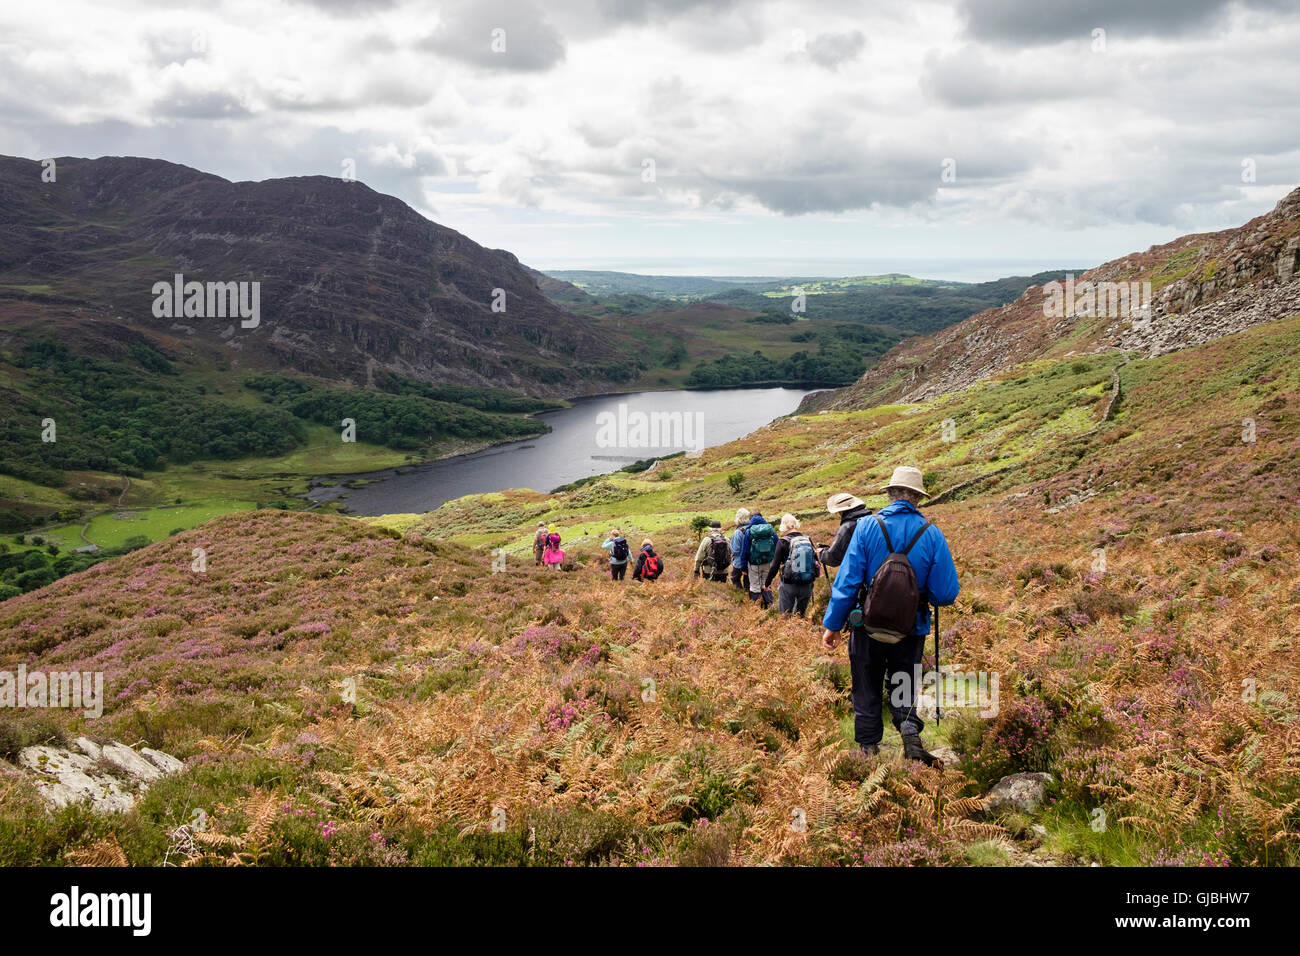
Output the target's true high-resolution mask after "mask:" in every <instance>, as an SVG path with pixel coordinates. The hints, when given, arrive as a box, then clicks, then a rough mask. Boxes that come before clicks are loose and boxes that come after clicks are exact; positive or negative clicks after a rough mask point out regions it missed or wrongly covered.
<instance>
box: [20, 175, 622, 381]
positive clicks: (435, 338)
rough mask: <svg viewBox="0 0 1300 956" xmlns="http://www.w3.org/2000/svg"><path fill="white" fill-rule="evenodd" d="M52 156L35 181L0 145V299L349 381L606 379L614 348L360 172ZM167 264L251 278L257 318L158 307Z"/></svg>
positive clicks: (511, 271) (498, 254)
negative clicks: (246, 322)
mask: <svg viewBox="0 0 1300 956" xmlns="http://www.w3.org/2000/svg"><path fill="white" fill-rule="evenodd" d="M54 168H55V172H56V180H55V182H52V183H43V182H41V172H42V169H43V167H42V165H41V164H40V163H38V162H36V161H35V160H24V159H19V158H15V157H0V202H2V204H3V208H4V210H5V213H4V215H3V218H2V219H0V239H3V245H4V247H5V249H6V252H5V253H0V297H3V299H5V300H9V301H11V302H13V301H17V302H23V303H26V304H27V305H28V306H36V307H41V308H44V309H45V310H47V311H55V312H58V313H59V317H60V318H61V319H63V320H65V321H68V322H70V323H72V324H74V325H82V324H84V323H86V322H89V321H94V322H97V323H99V324H101V325H102V324H115V325H116V324H121V325H125V326H128V327H138V328H143V329H146V330H149V331H151V332H155V333H163V334H167V335H169V336H171V337H173V338H175V339H179V340H181V341H186V340H189V341H195V342H197V343H201V344H203V345H216V346H218V347H219V349H220V350H221V351H222V352H223V353H224V354H226V355H227V356H228V357H229V358H230V360H231V361H232V362H233V363H235V364H237V365H246V366H249V367H253V368H265V367H268V366H274V367H276V368H283V369H297V370H299V371H303V372H307V373H310V374H315V375H318V376H321V377H324V378H330V379H335V380H340V381H347V382H351V383H353V384H364V383H365V382H366V381H367V379H368V375H369V372H370V371H371V370H373V368H374V367H375V366H378V367H381V368H384V369H385V370H387V371H391V372H395V373H398V374H401V375H404V376H407V377H410V378H416V379H419V380H422V381H426V382H431V383H438V382H450V383H453V384H464V385H481V386H495V387H505V388H512V389H515V390H518V391H522V392H526V393H529V394H536V395H546V396H551V397H556V396H566V397H567V396H569V395H577V394H583V393H585V392H588V391H591V390H593V389H595V390H598V389H600V388H602V387H607V385H608V382H607V380H606V378H605V376H604V374H603V373H602V371H601V369H602V367H605V366H610V365H614V364H617V363H619V362H620V361H621V360H622V356H621V355H620V353H619V352H618V350H617V349H615V348H613V347H611V346H610V345H609V344H608V342H606V341H605V339H604V338H603V337H602V336H601V335H600V334H599V332H598V331H597V330H596V329H595V328H594V327H593V326H592V325H591V323H590V322H589V321H588V320H587V319H585V318H583V317H580V316H575V315H573V314H571V313H569V312H567V311H566V310H564V309H563V308H561V307H559V306H557V305H556V304H555V303H553V302H552V301H551V300H550V299H549V298H547V297H546V296H545V295H544V294H543V293H542V292H541V291H540V290H539V289H538V287H537V283H536V281H535V280H534V279H533V277H532V276H531V275H530V274H529V272H528V270H527V269H526V267H524V266H522V265H521V264H520V263H519V260H518V259H517V258H516V257H515V256H514V255H513V254H511V253H509V252H506V251H504V250H493V249H487V248H485V247H483V246H480V245H478V244H477V243H475V242H473V240H471V239H469V238H468V237H466V236H464V235H462V234H461V233H458V232H456V231H455V230H453V229H450V228H448V227H446V226H443V225H441V224H439V223H435V222H433V221H431V220H428V219H426V218H425V217H423V216H421V215H420V214H419V213H417V212H415V210H413V209H411V208H410V207H409V206H407V205H406V204H405V203H403V202H401V201H400V200H398V199H396V198H394V197H391V196H386V195H384V194H382V193H378V192H376V191H374V190H372V189H370V187H368V186H366V185H364V184H363V183H360V182H355V181H351V182H350V181H347V180H343V179H338V178H333V177H327V176H298V177H288V178H282V179H271V180H263V181H256V182H254V181H247V182H231V181H229V180H225V179H223V178H221V177H219V176H215V175H213V174H210V173H204V172H201V171H199V170H194V169H191V168H189V167H185V166H180V165H177V164H174V163H168V162H165V161H162V160H150V159H142V158H137V157H107V158H100V159H93V160H87V159H77V158H67V157H65V158H62V159H57V160H56V161H55V167H54ZM176 273H182V274H184V275H185V277H186V279H187V280H192V281H223V282H225V281H257V282H260V283H262V299H261V302H262V313H263V315H262V322H261V324H260V326H259V327H258V328H255V329H251V330H248V331H245V330H242V329H236V328H234V327H233V326H232V325H231V324H230V323H228V322H224V321H220V320H217V321H211V320H198V321H193V320H191V321H188V322H187V321H185V320H183V319H170V318H155V317H154V316H153V315H152V314H151V311H150V305H151V303H152V299H153V296H152V294H151V292H150V289H151V288H152V286H153V284H154V283H155V282H160V281H161V282H171V281H172V277H173V275H174V274H176ZM496 290H502V292H503V293H504V300H502V297H501V295H500V294H498V293H497V291H496ZM494 300H496V302H497V303H498V308H499V307H500V304H501V303H502V301H503V302H504V309H505V311H504V312H501V311H494V310H493V303H494ZM74 303H76V307H71V306H73V304H74ZM70 307H71V308H70ZM87 312H89V313H90V315H87V314H86V313H87Z"/></svg>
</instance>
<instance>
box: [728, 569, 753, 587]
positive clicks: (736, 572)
mask: <svg viewBox="0 0 1300 956" xmlns="http://www.w3.org/2000/svg"><path fill="white" fill-rule="evenodd" d="M731 583H732V584H733V585H735V586H736V587H738V588H740V589H741V590H742V591H748V590H749V574H748V573H747V572H746V571H745V569H744V568H737V567H732V569H731Z"/></svg>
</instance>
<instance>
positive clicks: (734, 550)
mask: <svg viewBox="0 0 1300 956" xmlns="http://www.w3.org/2000/svg"><path fill="white" fill-rule="evenodd" d="M747 524H749V509H748V508H737V509H736V530H735V531H733V532H732V533H731V583H732V585H734V586H735V587H738V588H740V589H741V590H742V591H748V590H749V576H748V572H747V569H746V568H745V559H744V558H743V557H742V556H741V554H740V548H741V546H742V545H743V544H744V543H745V526H746V525H747Z"/></svg>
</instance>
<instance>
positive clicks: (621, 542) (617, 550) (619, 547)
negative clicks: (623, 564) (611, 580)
mask: <svg viewBox="0 0 1300 956" xmlns="http://www.w3.org/2000/svg"><path fill="white" fill-rule="evenodd" d="M611 554H612V556H613V557H614V559H615V560H616V561H626V560H627V555H628V550H627V538H615V539H614V548H613V551H612V552H611Z"/></svg>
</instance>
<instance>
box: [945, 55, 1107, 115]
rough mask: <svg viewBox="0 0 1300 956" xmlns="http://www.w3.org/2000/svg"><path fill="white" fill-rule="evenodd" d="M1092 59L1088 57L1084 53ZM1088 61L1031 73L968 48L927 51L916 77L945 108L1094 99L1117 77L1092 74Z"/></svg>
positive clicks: (1036, 67)
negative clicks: (922, 67) (946, 52)
mask: <svg viewBox="0 0 1300 956" xmlns="http://www.w3.org/2000/svg"><path fill="white" fill-rule="evenodd" d="M1087 55H1089V56H1090V55H1091V54H1087ZM1090 65H1091V64H1089V63H1088V62H1087V61H1084V62H1082V63H1080V64H1076V65H1075V66H1074V67H1073V68H1071V69H1062V65H1061V64H1060V63H1059V62H1052V63H1039V64H1036V65H1034V66H1032V67H1031V68H1029V69H1026V68H1025V64H1023V63H1014V62H1010V61H1008V60H1007V58H1006V57H1005V56H997V55H990V54H989V53H988V52H987V51H986V49H985V48H984V47H979V46H966V47H962V48H961V49H958V50H955V51H953V52H952V53H948V54H940V53H938V52H937V51H934V50H931V51H930V52H929V53H928V54H927V55H926V58H925V67H924V69H923V72H922V73H921V77H920V84H921V90H922V91H923V92H924V93H926V94H927V95H928V96H930V97H933V98H934V99H936V100H938V101H940V102H942V103H945V104H947V105H949V106H957V107H968V106H985V105H992V104H996V103H1030V102H1035V101H1041V100H1059V99H1069V98H1071V97H1080V96H1096V95H1099V94H1108V93H1111V92H1113V91H1114V89H1115V88H1116V86H1117V85H1118V74H1116V73H1114V72H1092V71H1089V70H1088V69H1087V67H1088V66H1090Z"/></svg>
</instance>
